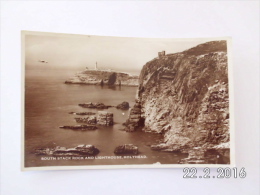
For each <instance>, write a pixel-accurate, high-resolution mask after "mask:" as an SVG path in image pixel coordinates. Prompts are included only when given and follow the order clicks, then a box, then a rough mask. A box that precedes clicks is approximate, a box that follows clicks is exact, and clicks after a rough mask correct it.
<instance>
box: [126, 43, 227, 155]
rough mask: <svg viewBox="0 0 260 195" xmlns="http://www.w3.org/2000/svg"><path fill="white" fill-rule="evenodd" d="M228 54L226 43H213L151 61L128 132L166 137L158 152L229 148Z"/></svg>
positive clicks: (128, 123)
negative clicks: (136, 131)
mask: <svg viewBox="0 0 260 195" xmlns="http://www.w3.org/2000/svg"><path fill="white" fill-rule="evenodd" d="M226 52H227V49H226V41H213V42H208V43H205V44H201V45H198V46H197V47H194V48H191V49H189V50H186V51H184V52H181V53H176V54H170V55H165V56H163V57H160V58H157V59H154V60H152V61H150V62H148V63H146V64H145V65H144V67H143V69H142V71H141V74H140V78H139V88H138V92H137V97H136V105H135V106H134V109H132V110H131V112H130V116H129V119H128V121H127V122H126V130H127V131H135V130H137V128H139V127H140V125H143V130H144V131H146V132H156V133H163V134H164V142H163V143H161V144H160V145H157V146H153V148H154V149H163V150H168V151H179V150H184V149H187V148H190V149H191V148H194V147H202V148H207V149H210V148H214V147H217V146H225V148H228V143H229V96H228V76H227V75H228V69H227V68H228V66H227V53H226ZM138 111H139V112H138ZM222 148H223V147H222Z"/></svg>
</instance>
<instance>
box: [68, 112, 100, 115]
mask: <svg viewBox="0 0 260 195" xmlns="http://www.w3.org/2000/svg"><path fill="white" fill-rule="evenodd" d="M69 114H74V115H95V114H96V113H95V112H69Z"/></svg>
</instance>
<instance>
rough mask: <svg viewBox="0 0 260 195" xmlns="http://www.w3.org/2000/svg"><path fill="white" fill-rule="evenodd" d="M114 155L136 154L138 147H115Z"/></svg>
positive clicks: (125, 145)
mask: <svg viewBox="0 0 260 195" xmlns="http://www.w3.org/2000/svg"><path fill="white" fill-rule="evenodd" d="M114 153H115V154H135V155H136V154H138V153H139V151H138V147H137V146H135V145H133V144H124V145H121V146H117V147H116V148H115V150H114Z"/></svg>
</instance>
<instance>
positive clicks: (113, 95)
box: [25, 70, 187, 167]
mask: <svg viewBox="0 0 260 195" xmlns="http://www.w3.org/2000/svg"><path fill="white" fill-rule="evenodd" d="M73 74H74V72H73V71H59V70H26V78H25V167H40V166H77V165H124V164H153V163H157V162H160V163H161V164H176V163H177V162H178V160H180V159H182V158H185V157H187V155H186V154H177V153H167V152H159V151H153V150H151V149H150V147H149V145H152V144H157V143H159V142H160V141H161V140H162V138H163V137H162V135H158V134H151V133H145V132H142V131H136V132H132V133H128V132H125V131H123V130H122V129H123V126H122V123H123V122H125V121H126V119H127V117H128V115H129V110H127V111H122V110H117V109H116V108H109V109H107V110H108V111H110V112H113V113H114V122H115V124H114V125H113V126H111V127H100V126H99V127H98V129H97V130H94V131H73V130H66V129H60V128H59V126H62V125H77V124H78V123H76V121H75V120H74V117H84V116H76V115H71V114H68V113H69V112H87V111H91V112H97V111H98V110H96V109H88V108H82V107H79V106H78V104H79V103H86V102H102V103H104V104H106V105H113V106H115V105H118V104H119V103H121V102H123V101H128V102H129V103H130V106H133V105H134V99H135V94H136V90H137V87H126V86H122V87H121V88H120V87H114V88H109V87H101V86H94V85H68V84H64V81H65V80H66V79H68V78H69V77H70V76H72V75H73ZM79 144H93V145H94V146H95V147H97V148H98V149H99V150H100V153H99V154H98V155H97V157H100V159H83V160H82V159H81V160H71V159H70V160H65V159H63V160H43V159H42V156H38V155H35V154H34V150H35V149H36V148H39V147H55V146H64V147H67V148H70V147H75V146H77V145H79ZM121 144H134V145H137V146H138V148H139V151H140V154H139V156H142V157H145V158H122V159H101V158H102V157H103V156H115V155H114V153H113V151H114V149H115V147H116V146H119V145H121Z"/></svg>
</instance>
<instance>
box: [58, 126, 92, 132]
mask: <svg viewBox="0 0 260 195" xmlns="http://www.w3.org/2000/svg"><path fill="white" fill-rule="evenodd" d="M59 128H61V129H72V130H82V131H87V130H96V129H97V127H96V126H94V125H72V126H60V127H59Z"/></svg>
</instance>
